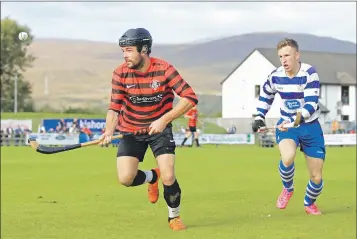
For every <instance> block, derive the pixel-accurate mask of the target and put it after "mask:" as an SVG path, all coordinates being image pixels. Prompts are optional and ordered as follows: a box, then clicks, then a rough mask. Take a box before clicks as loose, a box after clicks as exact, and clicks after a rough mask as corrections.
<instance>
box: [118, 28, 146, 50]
mask: <svg viewBox="0 0 357 239" xmlns="http://www.w3.org/2000/svg"><path fill="white" fill-rule="evenodd" d="M145 45H146V47H147V54H150V53H151V46H152V37H151V34H150V32H149V31H148V30H146V29H145V28H136V29H129V30H127V31H126V32H125V33H124V34H123V35H122V36H121V38H120V39H119V46H121V47H126V46H137V49H138V52H141V50H142V48H143V46H145Z"/></svg>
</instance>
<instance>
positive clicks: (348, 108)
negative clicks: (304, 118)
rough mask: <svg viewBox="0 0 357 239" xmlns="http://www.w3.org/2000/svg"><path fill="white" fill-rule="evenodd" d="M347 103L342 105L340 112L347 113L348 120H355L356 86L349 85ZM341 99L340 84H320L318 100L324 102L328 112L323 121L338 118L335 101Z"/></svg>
mask: <svg viewBox="0 0 357 239" xmlns="http://www.w3.org/2000/svg"><path fill="white" fill-rule="evenodd" d="M349 94H350V95H349V105H345V106H343V107H342V114H343V115H348V116H349V120H350V121H353V120H356V86H350V89H349ZM338 101H341V86H340V85H321V98H320V102H321V103H322V104H324V105H325V106H326V107H327V108H328V109H329V110H330V112H329V113H328V114H327V115H326V116H325V118H324V122H326V121H332V120H334V119H337V120H340V118H339V117H338V115H337V108H336V106H337V102H338Z"/></svg>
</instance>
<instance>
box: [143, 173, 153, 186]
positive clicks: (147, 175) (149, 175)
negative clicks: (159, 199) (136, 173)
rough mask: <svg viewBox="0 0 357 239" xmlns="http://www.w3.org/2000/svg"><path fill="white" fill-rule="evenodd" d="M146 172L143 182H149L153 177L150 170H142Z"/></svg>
mask: <svg viewBox="0 0 357 239" xmlns="http://www.w3.org/2000/svg"><path fill="white" fill-rule="evenodd" d="M143 172H144V173H145V174H146V179H145V183H148V182H151V181H152V178H153V174H152V171H151V170H148V171H143Z"/></svg>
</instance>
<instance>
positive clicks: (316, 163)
mask: <svg viewBox="0 0 357 239" xmlns="http://www.w3.org/2000/svg"><path fill="white" fill-rule="evenodd" d="M302 132H303V134H302V136H301V150H302V151H303V152H304V154H305V158H306V163H307V168H308V171H309V174H310V179H309V182H308V183H307V186H306V194H305V198H304V206H305V211H306V212H307V213H308V214H313V215H320V214H321V212H320V211H319V209H318V208H317V206H316V204H315V202H316V200H317V198H318V196H319V195H320V194H321V192H322V189H323V177H322V171H323V165H324V160H325V153H326V149H325V140H324V137H323V132H322V129H321V126H320V124H319V122H318V121H315V122H313V123H311V124H307V125H304V126H303V128H302Z"/></svg>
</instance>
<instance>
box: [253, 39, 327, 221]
mask: <svg viewBox="0 0 357 239" xmlns="http://www.w3.org/2000/svg"><path fill="white" fill-rule="evenodd" d="M277 50H278V55H279V57H280V62H281V64H282V66H280V67H279V68H277V69H276V70H274V71H273V72H271V74H270V75H269V76H268V79H267V80H266V82H265V83H264V85H263V87H262V91H261V93H260V97H259V103H258V107H257V114H256V118H255V121H254V123H253V131H254V132H257V131H258V130H259V128H261V127H265V115H266V113H267V112H268V111H269V109H270V107H271V105H272V103H273V101H274V96H275V94H276V93H278V94H279V95H280V97H281V99H282V103H281V107H280V113H281V118H280V120H279V121H278V123H277V125H278V128H277V130H276V141H277V143H278V145H279V151H280V155H281V160H280V162H279V172H280V177H281V180H282V184H283V191H282V192H281V194H280V196H279V198H278V200H277V203H276V206H277V207H278V208H280V209H284V208H285V207H286V206H287V205H288V202H289V200H290V198H291V197H292V195H293V193H294V182H293V178H294V173H295V166H294V160H295V156H296V148H297V147H298V146H299V145H300V149H301V151H302V152H303V153H304V155H305V158H306V161H307V167H308V170H309V173H310V180H309V182H308V184H307V187H306V194H305V198H304V206H305V211H306V213H308V214H313V215H320V214H321V212H320V211H319V209H318V208H317V206H316V204H315V201H316V199H317V197H318V196H319V195H320V194H321V191H322V188H323V179H322V169H323V164H324V160H325V152H326V151H325V141H324V136H323V131H322V128H321V125H320V123H319V121H318V118H319V115H320V107H319V103H318V102H319V101H318V100H319V92H320V81H319V76H318V74H317V72H316V70H315V68H314V67H313V66H311V65H309V64H306V63H302V62H300V53H299V46H298V43H297V42H296V41H295V40H293V39H283V40H282V41H280V42H279V43H278V45H277ZM297 111H301V114H302V117H301V123H300V125H299V126H298V127H297V128H289V129H287V128H284V125H285V124H288V123H290V124H291V123H293V122H294V120H295V119H296V113H297Z"/></svg>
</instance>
